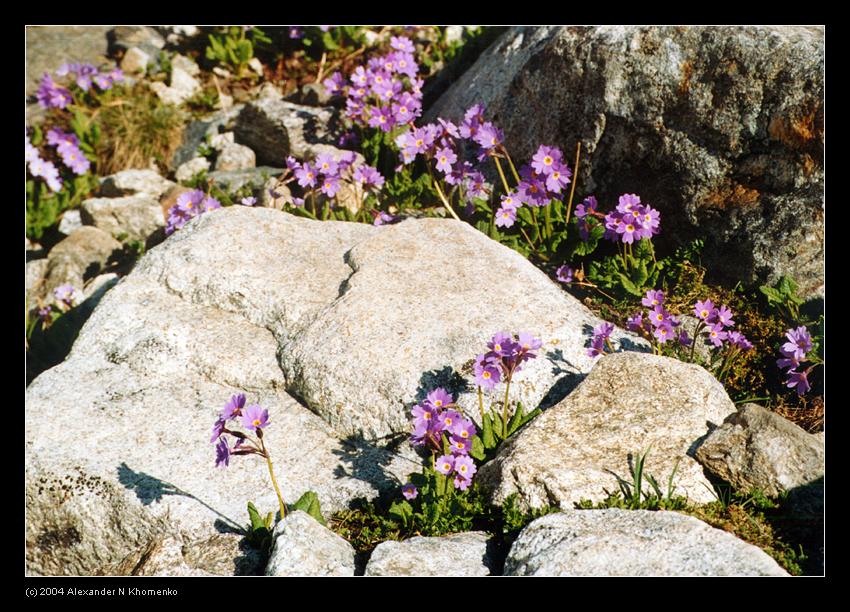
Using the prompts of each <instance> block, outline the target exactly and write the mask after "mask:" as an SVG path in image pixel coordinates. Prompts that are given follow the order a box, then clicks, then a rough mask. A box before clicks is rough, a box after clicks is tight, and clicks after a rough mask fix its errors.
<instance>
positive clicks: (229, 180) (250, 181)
mask: <svg viewBox="0 0 850 612" xmlns="http://www.w3.org/2000/svg"><path fill="white" fill-rule="evenodd" d="M281 174H283V169H281V168H271V167H269V166H260V167H259V168H246V169H243V170H216V171H215V172H210V173H209V178H210V179H211V180H212V181H213V183H214V184H215V186H216V187H218V188H219V189H222V190H224V191H228V192H230V193H235V192H237V191H239V190H240V189H242V188H243V187H244V186H245V185H249V186H250V187H251V189H252V190H254V191H255V192H256V191H259V190H260V189H262V188H263V187H264V186H265V185H266V183H267V182H268V180H269V179H270V178H271V177H278V176H280V175H281Z"/></svg>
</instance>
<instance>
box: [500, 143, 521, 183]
mask: <svg viewBox="0 0 850 612" xmlns="http://www.w3.org/2000/svg"><path fill="white" fill-rule="evenodd" d="M502 150H503V151H504V152H505V158H506V159H507V160H508V165H509V166H510V167H511V174H513V175H514V180H515V181H516V182H517V184H519V183H520V180H519V173H518V172H517V171H516V166H514V160H512V159H511V156H510V154H509V153H508V150H507V148H505V147H504V146H503V147H502Z"/></svg>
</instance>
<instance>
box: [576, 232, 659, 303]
mask: <svg viewBox="0 0 850 612" xmlns="http://www.w3.org/2000/svg"><path fill="white" fill-rule="evenodd" d="M630 250H631V253H629V252H623V253H621V254H620V255H611V256H608V257H605V258H604V259H602V260H601V261H593V262H591V264H590V267H589V269H588V278H589V279H590V280H591V281H593V282H595V283H596V284H598V285H599V286H601V287H604V288H606V289H611V290H613V291H617V292H620V293H621V294H622V293H626V294H629V295H632V296H634V297H642V296H643V295H645V294H646V292H647V291H648V290H649V289H653V288H655V287H657V286H658V279H659V276H660V275H661V272H662V270H664V268H665V266H666V262H664V261H663V260H662V261H656V259H655V251H654V249H653V247H652V242H651V241H650V240H648V239H643V240H638V241H637V242H635V243H634V245H633V248H632V249H630Z"/></svg>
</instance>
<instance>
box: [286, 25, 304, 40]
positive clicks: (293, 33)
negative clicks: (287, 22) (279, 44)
mask: <svg viewBox="0 0 850 612" xmlns="http://www.w3.org/2000/svg"><path fill="white" fill-rule="evenodd" d="M289 38H291V39H292V40H300V39H302V38H304V30H303V29H302V28H301V27H299V26H289Z"/></svg>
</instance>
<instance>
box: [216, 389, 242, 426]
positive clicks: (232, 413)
mask: <svg viewBox="0 0 850 612" xmlns="http://www.w3.org/2000/svg"><path fill="white" fill-rule="evenodd" d="M244 407H245V394H244V393H240V394H239V395H234V396H232V397H231V398H230V401H229V402H227V403H226V404H225V405H224V409H222V411H221V418H222V419H224V420H225V421H229V420H230V419H235V418H236V417H239V416H242V408H244Z"/></svg>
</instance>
